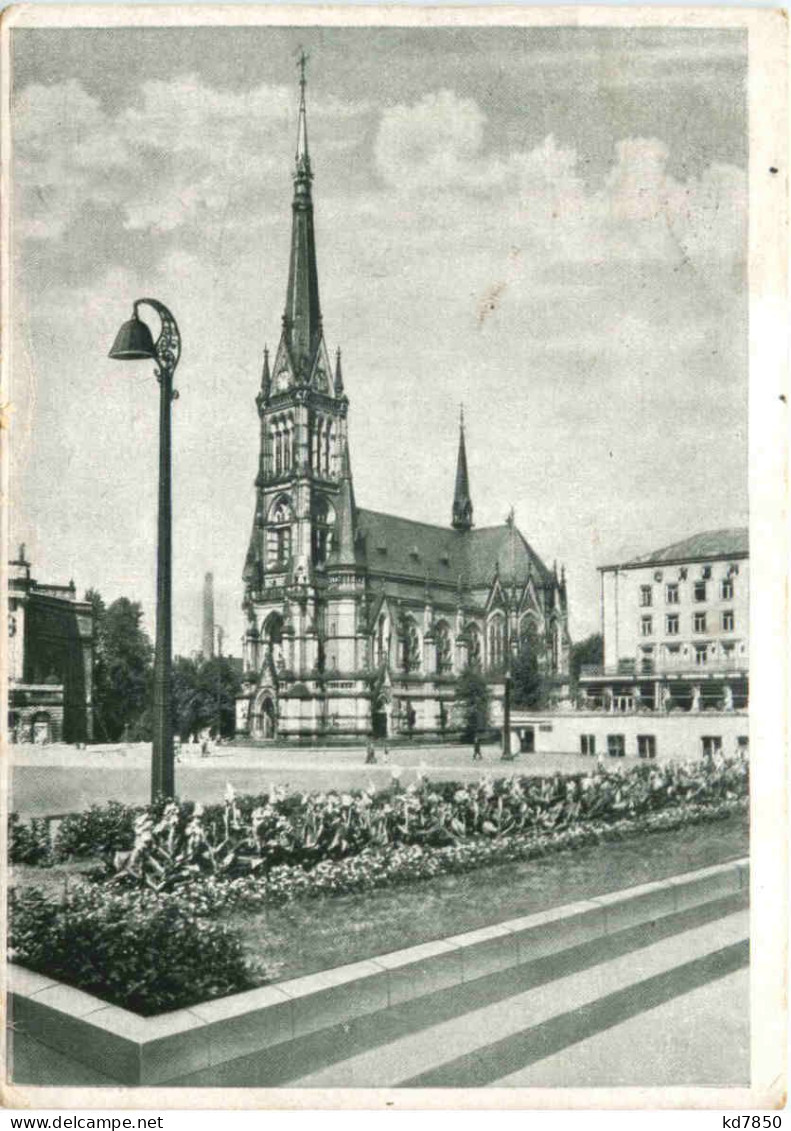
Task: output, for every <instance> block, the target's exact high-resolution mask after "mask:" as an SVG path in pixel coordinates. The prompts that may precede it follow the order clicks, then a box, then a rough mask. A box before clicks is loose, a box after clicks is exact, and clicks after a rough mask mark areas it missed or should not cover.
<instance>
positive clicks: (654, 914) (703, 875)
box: [9, 859, 750, 1084]
mask: <svg viewBox="0 0 791 1131" xmlns="http://www.w3.org/2000/svg"><path fill="white" fill-rule="evenodd" d="M749 882H750V873H749V861H748V860H747V859H742V860H736V861H732V862H730V863H728V864H720V865H716V866H714V867H711V868H703V869H701V870H699V871H696V872H688V873H685V874H683V875H680V876H672V877H670V878H668V879H665V880H660V881H659V882H656V883H648V884H642V885H641V886H639V887H634V888H627V889H625V890H623V891H618V892H613V893H612V894H610V895H602V896H597V897H595V898H593V899H588V900H582V901H580V902H578V903H571V904H567V905H566V906H564V907H555V908H552V909H551V910H549V911H540V912H538V913H536V914H534V915H526V916H524V917H522V918H519V919H511V920H509V921H508V922H505V923H498V924H497V925H495V926H491V927H483V928H481V929H480V930H476V931H469V932H466V933H465V934H462V935H454V936H452V937H451V938H446V939H440V940H437V941H436V942H429V943H423V944H421V945H420V946H413V947H409V948H408V949H406V950H398V951H394V952H392V953H390V954H382V955H378V956H377V957H376V958H372V959H370V960H367V961H365V962H355V963H352V964H351V965H348V966H339V967H336V968H334V969H331V970H324V971H321V972H320V973H318V974H309V975H307V976H306V977H302V978H293V979H291V980H290V981H287V982H279V983H278V984H277V985H274V986H262V987H260V988H258V989H254V990H249V991H247V992H245V993H240V994H233V995H231V996H230V997H225V998H219V999H217V1000H215V1001H208V1002H204V1003H203V1004H201V1005H195V1006H191V1007H190V1008H189V1009H179V1010H176V1011H174V1012H172V1013H165V1014H161V1015H160V1016H158V1017H140V1016H139V1015H138V1014H136V1013H131V1012H130V1011H129V1010H126V1009H120V1008H119V1007H118V1006H115V1005H108V1004H107V1003H106V1002H103V1001H101V1000H100V999H99V998H95V997H93V996H91V995H90V994H86V993H83V992H82V991H81V990H76V989H73V988H72V987H71V986H66V985H63V984H62V983H58V982H55V981H54V980H53V979H51V978H48V977H46V976H45V975H42V974H35V973H33V972H32V971H30V970H26V969H25V968H24V967H21V966H14V965H11V966H9V996H10V1006H11V1009H12V1015H13V1023H14V1027H15V1028H16V1029H17V1030H19V1031H22V1032H26V1033H28V1034H30V1036H32V1037H33V1038H34V1039H36V1040H38V1041H40V1042H41V1043H42V1044H45V1045H48V1046H50V1047H52V1048H55V1049H57V1050H58V1051H60V1052H62V1053H65V1054H66V1055H67V1056H69V1057H71V1058H72V1059H75V1060H78V1061H79V1062H80V1063H82V1064H87V1065H89V1066H90V1067H92V1068H96V1069H98V1070H99V1071H101V1072H103V1073H104V1074H105V1075H107V1076H109V1077H110V1078H112V1079H114V1080H117V1081H118V1082H119V1083H123V1084H166V1083H167V1082H168V1081H169V1080H176V1079H178V1078H181V1077H183V1076H185V1075H186V1074H188V1073H192V1072H200V1070H201V1069H204V1068H208V1067H210V1066H214V1065H218V1064H223V1063H225V1062H227V1061H230V1060H235V1059H237V1058H239V1057H243V1056H248V1055H250V1054H251V1053H256V1052H262V1051H263V1050H265V1049H269V1048H273V1047H274V1046H276V1045H283V1044H285V1043H286V1042H288V1041H291V1040H294V1039H296V1038H299V1037H303V1036H306V1035H307V1034H310V1033H317V1032H319V1031H320V1030H323V1029H328V1028H330V1027H332V1026H334V1025H339V1024H343V1023H344V1022H348V1021H351V1020H353V1019H354V1018H357V1017H362V1016H365V1015H366V1014H371V1013H376V1012H378V1011H380V1010H384V1009H387V1008H389V1007H391V1006H396V1005H400V1004H401V1003H403V1002H407V1001H412V1000H414V999H415V998H418V997H422V996H424V995H426V994H431V993H434V992H435V991H437V990H445V989H450V988H452V987H453V986H456V985H461V984H463V983H465V982H470V981H473V980H475V979H476V978H482V977H484V976H486V975H487V974H493V973H495V972H497V971H501V970H507V969H509V968H511V967H516V966H522V965H524V964H526V963H529V962H533V961H535V960H537V959H539V958H546V957H548V956H549V955H552V954H557V953H559V952H560V951H563V950H567V949H568V948H570V947H574V946H579V945H581V944H583V943H587V942H593V941H594V940H596V939H599V938H602V937H603V936H605V935H608V934H613V933H615V932H616V931H621V930H624V929H626V928H628V927H634V926H637V925H639V924H641V923H648V922H651V921H653V920H656V919H659V918H662V917H664V916H667V915H671V914H673V913H675V912H678V911H684V910H687V909H688V908H690V907H694V906H698V905H700V904H704V903H708V902H711V901H712V900H717V899H724V898H726V897H727V896H729V895H735V894H737V893H738V892H740V891H742V890H745V889H746V888H748V886H749Z"/></svg>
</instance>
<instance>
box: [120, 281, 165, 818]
mask: <svg viewBox="0 0 791 1131" xmlns="http://www.w3.org/2000/svg"><path fill="white" fill-rule="evenodd" d="M143 304H145V305H146V306H150V307H151V308H152V309H153V310H154V311H156V313H157V314H158V315H159V320H160V322H161V329H160V332H159V337H158V338H157V340H156V342H154V340H153V338H152V337H151V331H150V329H149V328H148V326H147V325H146V323H145V322H143V321H142V320H141V319H140V318H139V317H138V313H137V311H138V307H140V306H141V305H143ZM109 356H110V357H112V358H115V359H116V360H118V361H140V360H142V359H148V360H151V361H153V362H155V374H156V378H157V381H158V382H159V518H158V527H157V636H156V648H155V650H154V725H153V730H154V735H153V739H154V740H153V744H152V750H151V800H152V801H155V800H156V799H157V797H173V795H174V793H175V774H174V756H173V714H172V698H173V684H172V679H173V676H172V670H171V653H172V639H173V621H172V605H171V591H172V584H171V571H172V552H171V493H170V402H171V401H173V400H175V399H176V397H177V396H178V393H177V392H176V391H175V390H174V388H173V374H174V373H175V371H176V366H177V365H178V363H179V357H180V356H181V336H180V334H179V329H178V326H177V325H176V319H175V318H174V317H173V315H172V314H171V313H170V311H169V310H168V308H167V307H166V306H163V305H162V303H161V302H157V300H156V299H153V298H141V299H138V300H137V302H135V304H134V307H133V310H132V317H131V318H130V320H129V321H128V322H124V324H123V326H122V327H121V329H120V330H119V331H118V334H117V336H116V339H115V342H114V343H113V348H112V349H111V350H110V354H109Z"/></svg>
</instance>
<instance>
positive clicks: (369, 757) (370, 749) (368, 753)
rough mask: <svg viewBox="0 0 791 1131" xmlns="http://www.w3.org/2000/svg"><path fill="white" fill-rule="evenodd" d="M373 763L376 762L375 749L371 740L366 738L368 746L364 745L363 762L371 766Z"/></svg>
mask: <svg viewBox="0 0 791 1131" xmlns="http://www.w3.org/2000/svg"><path fill="white" fill-rule="evenodd" d="M375 763H376V751H375V750H374V744H373V742H372V741H371V739H370V738H369V739H368V746H367V747H366V750H365V764H366V766H373V765H374V764H375Z"/></svg>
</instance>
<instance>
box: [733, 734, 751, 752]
mask: <svg viewBox="0 0 791 1131" xmlns="http://www.w3.org/2000/svg"><path fill="white" fill-rule="evenodd" d="M736 745H737V746H738V748H739V749H740V750H749V748H750V738H749V736H748V735H746V734H740V735H739V736H738V737H737V739H736Z"/></svg>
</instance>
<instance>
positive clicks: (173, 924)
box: [11, 759, 748, 1011]
mask: <svg viewBox="0 0 791 1131" xmlns="http://www.w3.org/2000/svg"><path fill="white" fill-rule="evenodd" d="M747 789H748V770H747V765H746V763H745V762H743V761H741V760H736V761H732V762H726V761H725V760H723V759H719V760H716V761H714V760H710V761H708V762H706V763H703V764H700V765H696V766H691V765H688V766H663V767H661V768H655V767H651V766H645V767H643V766H639V767H637V768H635V769H632V770H630V771H627V772H626V773H618V772H610V771H602V770H598V771H597V772H595V773H594V774H592V775H589V776H586V777H577V778H565V779H564V778H559V777H555V778H549V779H543V780H542V779H525V778H522V779H519V778H515V777H514V778H510V779H502V780H501V781H497V782H492V781H490V780H488V779H486V778H484V779H482V780H481V781H480V782H479V783H477V784H474V785H467V786H457V785H454V784H449V785H447V784H443V785H434V784H431V783H428V782H425V781H421V780H418V781H417V782H416V783H415V784H414V785H412V786H410V787H409V788H407V789H401V788H400V786H399V785H398V783H397V782H396V783H395V784H394V786H393V788H392V789H390V790H387V791H383V792H381V793H372V792H367V791H360V792H358V793H356V794H337V793H330V794H315V795H307V796H305V795H300V794H292V795H286V794H281V793H279V792H278V791H272V792H271V793H270V794H269V795H268V796H267V797H266V799H265V800H262V799H260V798H259V799H252V798H246V799H237V798H236V797H235V796H234V795H233V792H232V791H230V790H229V792H228V794H227V796H226V800H225V804H224V805H223V806H222V807H217V806H215V807H212V808H211V809H210V810H203V809H202V808H201V807H200V806H197V805H195V806H192V805H182V806H179V805H177V804H176V803H168V804H165V805H160V806H157V807H156V808H154V809H153V810H150V809H145V810H142V811H139V812H137V815H136V816H133V817H132V821H133V826H132V827H133V834H134V843H133V844H132V846H131V848H130V849H128V850H127V851H115V852H111V851H110V847H108V846H107V842H106V832H107V822H105V823H103V822H102V820H99V819H97V815H96V813H94V814H93V815H92V816H91V818H90V819H91V821H92V822H93V827H94V828H95V829H99V830H100V831H101V837H102V838H104V839H103V840H102V843H103V844H105V849H104V854H105V860H104V864H103V866H102V867H101V869H99V870H98V871H97V872H96V873H95V874H94V877H93V882H92V883H86V882H84V881H83V882H81V883H80V882H78V884H77V887H76V888H75V889H74V890H72V891H71V892H69V893H67V894H65V895H64V896H63V897H62V898H61V899H60V900H54V899H50V898H47V897H45V896H44V895H43V893H41V892H40V891H37V890H36V889H30V890H28V891H23V892H21V893H13V892H12V903H11V911H12V915H11V920H12V933H11V943H12V947H13V949H14V957H15V960H16V961H18V962H20V963H22V964H23V965H26V966H29V967H30V968H31V969H34V970H38V971H40V972H43V973H49V974H51V975H53V976H55V977H58V978H61V979H62V980H64V981H67V982H70V983H71V984H74V985H77V986H80V987H81V988H85V989H90V990H91V991H92V992H94V993H96V994H97V995H99V996H104V997H107V998H108V1000H112V1001H116V1002H119V1003H121V1004H126V1005H129V1007H130V1008H136V1009H138V1010H140V1011H156V1010H159V1009H163V1008H175V1006H176V1005H184V1004H188V1003H189V1002H194V1001H197V1000H201V999H205V998H206V997H208V996H211V995H212V994H214V995H216V994H220V993H228V992H231V991H232V990H234V989H241V988H244V985H245V979H246V977H247V973H246V971H245V968H244V964H243V962H242V961H241V959H240V954H241V953H242V951H241V946H242V944H241V940H240V937H239V936H238V934H237V933H236V932H234V931H233V930H231V929H229V928H228V927H227V926H225V925H222V924H219V923H218V922H217V920H218V918H221V917H222V916H225V915H227V914H229V913H232V912H235V911H239V910H244V911H254V910H257V909H260V908H262V907H266V906H267V905H269V906H273V905H274V906H277V905H282V904H284V903H288V902H290V901H293V900H299V899H305V898H315V897H319V896H326V895H331V896H333V895H340V894H347V893H361V892H369V891H374V890H377V889H381V888H385V887H391V886H397V885H401V884H412V883H414V882H416V881H422V880H427V879H432V878H435V877H438V876H442V875H453V874H462V873H465V872H471V871H473V870H477V869H480V868H485V867H488V866H492V865H497V864H503V863H508V862H516V861H528V860H531V859H535V858H537V857H542V856H546V855H548V854H551V853H555V852H559V851H562V850H565V849H573V848H579V847H582V846H585V845H596V844H600V843H605V842H608V841H614V840H620V839H623V838H625V837H628V836H636V835H642V834H648V833H655V832H663V831H668V830H672V829H679V828H685V827H689V826H691V825H694V824H700V823H702V822H710V821H715V820H721V819H724V818H727V817H729V816H731V815H732V814H734V813H739V812H742V811H744V809H745V808H746V803H747ZM100 815H101V814H100ZM118 818H119V812H118V810H115V811H114V814H113V821H115V823H116V825H117V824H118ZM124 820H126V817H124ZM64 824H65V822H64ZM73 834H74V827H72V830H71V832H70V834H69V835H70V836H73ZM74 839H75V842H76V843H77V844H79V845H80V846H81V848H80V851H86V850H87V849H88V847H89V844H90V838H88V837H86V836H84V835H82V834H81V835H80V836H79V837H76V838H74ZM168 932H170V937H171V938H177V939H181V938H185V939H186V940H187V942H186V943H185V947H186V950H185V956H181V953H180V951H179V947H178V946H176V947H175V949H173V947H170V948H168V947H167V946H166V945H165V941H166V936H167V935H168Z"/></svg>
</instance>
